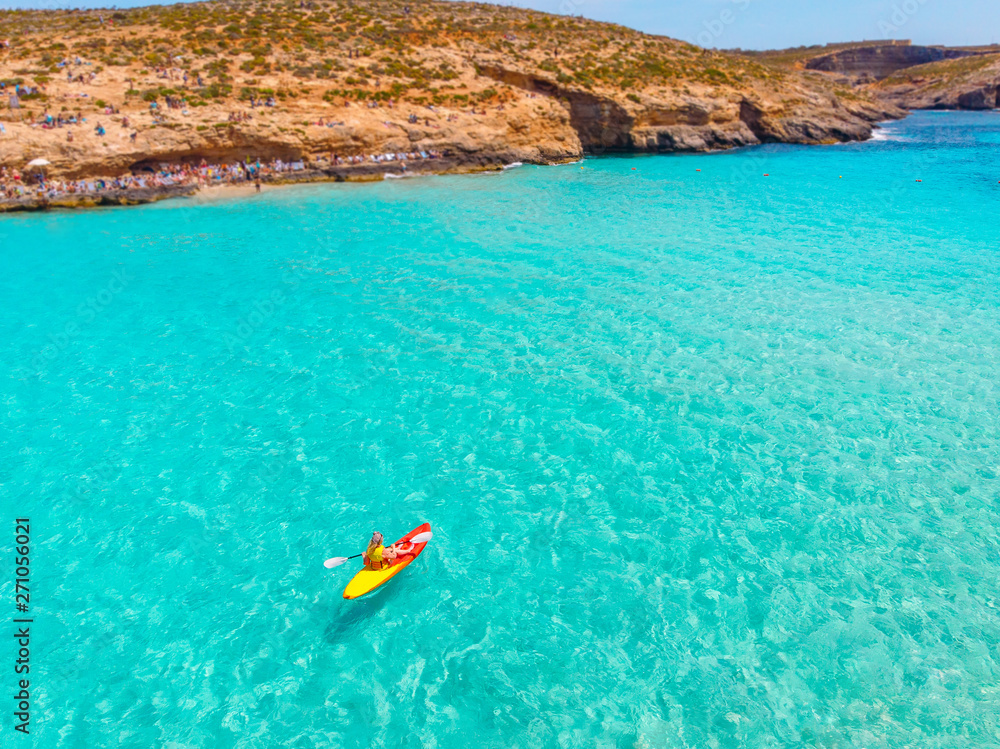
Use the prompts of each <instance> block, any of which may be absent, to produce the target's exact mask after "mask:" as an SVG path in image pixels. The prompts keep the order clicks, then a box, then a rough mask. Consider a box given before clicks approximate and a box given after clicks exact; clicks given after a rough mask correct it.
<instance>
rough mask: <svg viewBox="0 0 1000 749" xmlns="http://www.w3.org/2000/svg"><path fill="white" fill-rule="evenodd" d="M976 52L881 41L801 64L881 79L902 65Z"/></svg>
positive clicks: (959, 56) (953, 58) (823, 69)
mask: <svg viewBox="0 0 1000 749" xmlns="http://www.w3.org/2000/svg"><path fill="white" fill-rule="evenodd" d="M976 54H978V53H976V52H971V51H968V50H962V49H949V48H947V47H922V46H919V45H913V44H907V45H898V44H891V45H887V44H881V45H875V46H871V47H855V48H853V49H845V50H841V51H838V52H833V53H831V54H828V55H820V56H819V57H814V58H812V59H810V60H808V61H807V62H806V65H805V66H806V68H807V69H809V70H822V71H824V72H827V73H842V74H845V75H852V76H864V77H869V78H874V79H876V80H881V79H883V78H887V77H889V76H890V75H892V74H893V73H895V72H897V71H899V70H903V69H905V68H912V67H914V66H916V65H925V64H927V63H930V62H939V61H941V60H957V59H961V58H964V57H972V56H974V55H976Z"/></svg>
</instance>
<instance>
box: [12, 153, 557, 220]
mask: <svg viewBox="0 0 1000 749" xmlns="http://www.w3.org/2000/svg"><path fill="white" fill-rule="evenodd" d="M568 160H571V159H568ZM568 160H567V161H568ZM513 163H516V160H515V159H513V158H511V157H510V155H509V154H488V155H487V154H472V155H469V156H465V157H457V156H443V157H441V158H436V159H431V160H427V161H418V162H408V163H407V167H406V168H405V169H402V168H401V165H400V164H398V163H396V164H385V163H379V164H376V163H368V164H343V165H332V166H325V167H314V168H308V169H303V170H301V171H298V172H285V173H281V174H269V175H265V176H264V177H263V178H262V179H261V183H262V184H263V185H269V186H279V185H293V184H307V183H317V182H374V181H381V180H383V179H385V178H386V177H390V178H392V177H411V176H414V177H415V176H429V175H433V174H470V173H476V172H491V171H492V172H497V171H502V170H503V169H504V167H506V166H510V165H511V164H513ZM550 163H552V164H556V163H560V162H550ZM232 186H237V187H240V186H241V187H252V186H253V183H252V182H248V181H242V182H235V183H219V184H218V185H209V186H207V188H205V189H209V190H210V189H213V188H214V187H232ZM202 189H203V188H201V187H200V186H199V185H197V184H195V183H187V184H177V185H164V186H156V187H147V188H130V189H121V190H117V189H107V190H99V191H95V192H88V193H76V194H64V195H59V196H56V197H52V198H46V197H42V196H37V195H30V196H24V197H21V198H14V199H6V198H0V213H14V212H21V211H46V210H52V209H72V208H97V207H101V206H104V207H107V206H131V205H142V204H146V203H155V202H158V201H160V200H168V199H171V198H183V197H191V196H194V195H196V194H198V193H199V192H201V191H202Z"/></svg>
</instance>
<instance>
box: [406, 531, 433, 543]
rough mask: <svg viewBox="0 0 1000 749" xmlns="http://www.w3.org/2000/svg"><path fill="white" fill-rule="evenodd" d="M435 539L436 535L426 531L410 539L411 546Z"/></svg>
mask: <svg viewBox="0 0 1000 749" xmlns="http://www.w3.org/2000/svg"><path fill="white" fill-rule="evenodd" d="M433 537H434V534H433V533H431V532H430V531H424V532H423V533H418V534H417V535H415V536H414V537H413V538H411V539H410V543H411V544H425V543H427V542H428V541H430V540H431V539H432V538H433Z"/></svg>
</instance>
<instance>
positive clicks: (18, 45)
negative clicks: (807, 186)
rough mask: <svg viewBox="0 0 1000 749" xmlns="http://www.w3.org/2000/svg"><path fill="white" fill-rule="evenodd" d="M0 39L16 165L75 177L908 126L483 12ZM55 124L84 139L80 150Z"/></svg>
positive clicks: (125, 27) (261, 4) (210, 21)
mask: <svg viewBox="0 0 1000 749" xmlns="http://www.w3.org/2000/svg"><path fill="white" fill-rule="evenodd" d="M0 28H3V29H4V34H5V35H6V36H9V38H10V40H11V46H10V48H9V49H0V81H3V82H4V83H5V85H6V87H7V90H8V91H9V89H10V88H11V87H12V86H15V85H17V86H27V87H29V93H28V94H27V95H22V96H20V97H19V102H20V105H21V109H19V110H9V109H4V110H3V111H2V112H0V121H2V122H5V124H6V128H5V129H6V130H7V133H6V134H4V135H0V161H2V162H3V163H5V164H9V165H16V164H18V163H20V162H22V161H24V160H25V159H26V158H32V157H34V156H44V157H45V158H48V159H50V160H51V161H53V162H54V164H55V168H56V169H57V170H60V171H62V172H63V173H65V174H75V175H82V174H98V173H102V174H107V173H113V172H115V171H116V170H122V169H126V168H129V167H131V166H134V165H135V164H137V163H139V162H142V161H143V160H148V159H162V160H170V159H195V158H201V157H203V156H204V157H206V158H235V157H243V156H245V155H257V156H264V157H267V156H274V155H281V156H287V157H291V156H295V157H303V156H304V157H307V158H308V157H309V156H311V155H315V154H319V153H325V152H328V151H336V152H339V153H343V154H355V153H372V152H379V151H383V152H384V151H393V150H408V149H419V148H426V149H437V150H442V151H447V152H450V153H452V154H457V155H459V156H461V157H463V158H464V159H465V160H466V161H467V162H468V163H469V164H470V165H488V164H492V163H500V162H504V161H511V160H523V161H536V162H547V161H559V160H566V159H572V158H577V157H578V156H579V155H580V154H581V153H583V152H585V151H603V150H627V151H633V150H656V151H671V150H704V149H710V148H725V147H731V146H737V145H745V144H752V143H756V142H761V141H788V142H803V143H819V142H832V141H838V140H850V139H857V138H865V137H867V136H868V135H869V134H870V132H871V123H872V122H874V121H876V120H878V119H884V118H886V117H889V116H897V115H898V114H899V113H898V112H897V111H894V110H893V109H892V108H891V107H885V106H881V105H879V104H877V103H875V102H874V101H872V100H868V99H866V98H865V96H863V95H858V94H857V93H856V92H852V91H850V90H846V89H842V88H841V89H835V87H834V86H833V85H828V84H826V83H825V82H823V81H816V80H814V79H813V78H814V77H809V76H804V75H801V74H799V73H798V72H796V71H793V70H787V69H780V68H778V67H773V66H770V65H768V64H766V63H763V62H760V61H754V60H750V59H747V58H745V57H741V56H738V55H731V54H725V53H719V52H711V51H707V50H703V49H699V48H697V47H694V46H692V45H689V44H685V43H682V42H678V41H675V40H672V39H667V38H664V37H653V36H649V35H645V34H641V33H639V32H636V31H634V30H631V29H627V28H623V27H620V26H614V25H609V24H603V23H596V22H591V21H586V20H583V19H578V18H567V17H561V16H551V15H546V14H543V13H537V12H533V11H527V10H521V9H516V8H510V7H498V6H490V5H484V4H473V3H450V2H428V1H425V2H414V1H403V0H385V1H384V2H366V1H365V0H355V1H353V2H352V1H349V0H312V1H311V2H299V1H298V0H295V1H294V2H272V1H271V0H267V1H265V0H232V1H228V2H227V1H223V0H216V1H215V2H205V3H195V4H181V5H173V6H156V7H149V8H139V9H134V10H118V11H27V12H24V11H0ZM81 76H82V77H81ZM185 77H186V80H185ZM36 88H37V91H34V89H36ZM5 98H6V97H5ZM268 100H272V101H273V104H274V106H254V105H256V104H259V103H261V102H262V101H263V102H268ZM154 104H155V107H152V108H151V105H154ZM248 114H249V115H250V116H249V118H248V117H247V115H248ZM46 115H48V116H51V117H53V118H54V119H55V120H56V121H57V122H58V120H59V119H60V118H72V117H76V116H77V115H79V116H81V117H82V118H86V124H85V126H84V125H75V126H72V127H73V128H75V131H74V132H75V135H74V137H73V139H72V140H69V139H68V133H69V131H67V128H66V127H55V128H53V129H48V128H45V127H42V126H40V125H38V123H39V121H40V118H43V117H45V116H46ZM125 118H127V119H125ZM32 125H35V126H34V127H32ZM98 125H100V126H101V127H103V128H104V130H105V134H103V135H101V134H98V133H95V132H94V128H96V127H97V126H98ZM133 134H135V137H134V138H133V137H132V136H133ZM251 152H252V153H251Z"/></svg>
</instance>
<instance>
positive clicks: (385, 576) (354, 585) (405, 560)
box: [344, 523, 431, 599]
mask: <svg viewBox="0 0 1000 749" xmlns="http://www.w3.org/2000/svg"><path fill="white" fill-rule="evenodd" d="M430 529H431V524H430V523H424V524H423V525H419V526H417V527H416V528H414V529H413V530H412V531H410V532H409V533H407V534H406V535H405V536H403V537H402V538H401V539H399V540H398V541H397V542H396V551H397V552H398V553H399V556H397V557H396V558H395V559H394V560H393V562H392V564H391V565H389V566H388V567H386V568H385V569H384V570H370V569H368V568H365V569H363V570H361V572H359V573H358V574H356V575H355V576H354V577H353V578H351V582H349V583H347V587H346V588H344V598H347V599H351V598H357V597H358V596H363V595H365V594H366V593H371V592H372V591H373V590H375V588H377V587H379V586H380V585H384V584H385V583H387V582H389V581H390V580H391V579H392V578H394V577H395V576H396V575H398V574H399V573H400V572H402V571H403V568H404V567H406V565H408V564H409V563H410V562H412V561H413V560H414V559H416V558H417V557H418V556H419V555H420V552H422V551H423V550H424V547H426V546H427V544H426V543H422V544H414V543H410V539H411V538H413V537H414V536H416V535H417V534H418V533H426V532H427V531H429V530H430Z"/></svg>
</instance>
